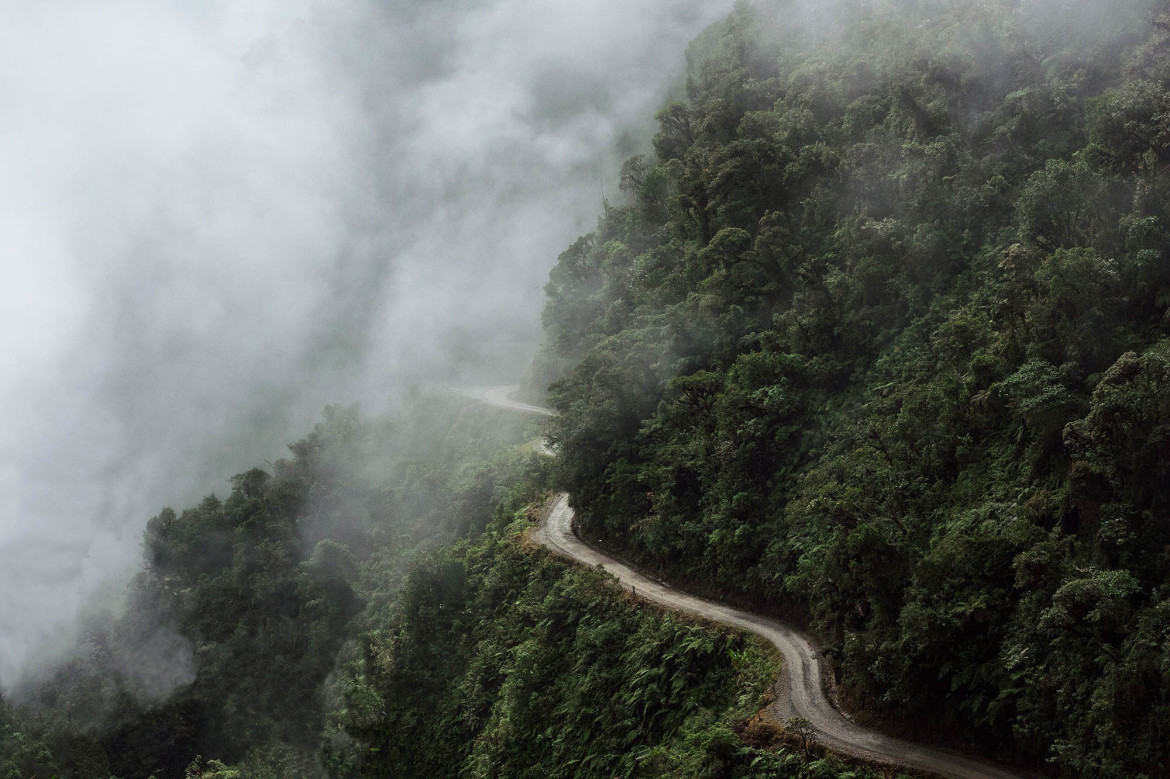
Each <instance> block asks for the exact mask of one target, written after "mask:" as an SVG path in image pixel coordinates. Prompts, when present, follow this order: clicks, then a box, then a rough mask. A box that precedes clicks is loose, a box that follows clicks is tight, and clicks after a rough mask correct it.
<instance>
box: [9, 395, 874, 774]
mask: <svg viewBox="0 0 1170 779" xmlns="http://www.w3.org/2000/svg"><path fill="white" fill-rule="evenodd" d="M536 429H537V427H536V425H535V423H534V422H533V421H532V420H531V419H530V418H528V417H526V416H525V415H523V414H518V413H515V412H512V411H500V410H492V409H489V408H487V407H485V406H483V405H481V404H480V403H478V402H474V401H471V400H467V399H462V398H457V397H451V396H431V395H423V396H419V397H416V398H414V399H413V400H412V401H411V402H409V403H408V404H407V406H406V407H405V408H403V409H401V410H400V411H399V412H398V413H396V414H392V415H390V416H388V417H386V418H383V419H380V420H376V419H366V418H363V417H362V416H361V415H360V414H359V413H358V411H357V409H355V408H337V407H334V408H329V409H327V410H326V412H325V418H324V421H322V422H321V423H320V424H318V425H317V427H316V429H315V430H314V431H313V432H312V433H311V434H310V435H309V436H308V437H306V438H305V439H303V440H301V441H299V442H297V443H296V444H293V445H292V446H291V447H290V457H289V458H288V459H285V460H280V461H277V462H276V463H273V464H271V466H270V468H269V469H268V470H260V469H253V470H250V471H248V472H246V473H243V474H240V475H238V476H236V477H234V478H233V479H232V480H231V482H232V489H231V493H230V495H229V496H228V497H227V498H226V499H225V500H222V501H221V500H219V499H217V498H215V497H214V496H211V497H208V498H206V499H205V500H204V501H203V502H202V503H200V504H199V505H198V506H196V507H194V508H191V509H188V510H186V511H183V512H181V513H176V512H174V511H171V510H170V509H165V510H163V511H162V512H160V513H159V514H158V516H156V517H154V518H153V519H151V520H150V521H149V522H148V523H147V526H146V529H145V533H144V542H143V552H144V558H145V570H144V571H143V572H142V573H141V574H139V575H138V576H137V578H136V579H135V580H134V581H133V583H132V585H131V587H130V588H129V592H128V595H127V604H126V606H125V610H124V613H123V614H122V615H120V616H118V615H112V614H105V615H97V616H94V617H93V618H91V621H90V624H89V625H88V629H87V631H86V634H85V639H84V641H83V644H82V645H81V646H80V647H79V648H78V650H77V651H76V652H75V653H74V654H73V655H72V656H71V657H70V658H69V660H68V661H67V662H64V663H61V664H58V665H56V666H55V667H53V669H52V670H51V672H49V673H48V674H47V675H45V676H44V677H42V678H39V679H36V680H34V682H30V683H29V684H27V685H26V687H27V688H28V689H25V690H22V691H20V694H19V695H18V698H19V699H20V702H21V705H19V706H11V705H5V704H4V703H3V701H0V777H5V779H18V778H19V779H27V778H30V777H42V778H44V779H47V778H48V777H53V776H56V777H68V778H73V779H110V777H119V778H120V779H147V777H155V778H156V779H168V778H172V777H173V778H176V779H195V777H199V779H288V777H337V778H338V779H343V778H346V779H348V778H350V777H407V776H418V777H434V776H463V775H466V776H475V777H498V776H535V775H540V776H566V777H569V776H614V775H618V774H620V775H624V776H634V775H637V776H644V777H656V776H660V777H668V776H691V777H717V776H739V777H756V776H775V775H778V772H779V775H783V776H793V777H809V778H810V779H813V778H820V777H836V776H841V775H849V776H856V777H862V776H868V775H869V774H867V773H866V772H865V771H864V769H860V768H849V767H848V766H846V765H844V764H842V763H840V762H839V761H837V760H835V759H834V758H832V757H819V756H817V755H816V754H806V752H805V750H804V749H803V748H801V746H800V745H799V744H798V743H796V742H793V741H792V740H791V739H789V741H788V742H787V743H786V742H785V741H784V739H783V737H782V734H779V733H777V732H776V729H775V728H771V729H769V728H768V727H766V726H762V725H758V724H757V725H756V726H754V727H753V728H751V729H747V730H745V723H747V722H748V721H749V719H750V718H752V717H753V716H754V715H755V714H756V713H757V711H758V710H759V709H760V707H761V705H763V702H764V700H765V696H766V693H767V689H768V688H769V687H770V685H771V682H772V680H773V678H774V675H775V672H776V669H777V664H778V661H777V660H776V658H774V657H773V656H772V655H771V653H770V650H766V649H764V648H763V647H762V646H761V645H760V644H759V643H757V642H755V641H749V640H747V639H745V638H744V637H743V636H741V635H738V634H733V633H729V632H726V631H721V630H715V629H712V628H709V627H706V626H703V625H700V624H695V623H693V622H688V621H684V620H682V619H680V618H677V617H674V616H671V615H668V614H664V613H662V612H660V611H658V610H656V609H652V608H648V607H641V606H639V605H637V604H635V603H633V602H632V601H631V600H630V599H628V598H626V597H623V596H622V595H621V594H620V590H619V589H617V588H616V587H613V586H611V584H610V582H609V580H608V577H607V576H606V575H604V574H602V573H600V572H597V571H588V570H577V569H575V568H574V567H573V566H571V565H569V564H567V563H564V562H561V561H558V560H556V559H554V558H553V557H552V556H551V555H550V554H549V553H547V552H545V551H544V550H542V549H539V548H536V547H534V545H533V544H531V543H530V542H527V541H526V540H525V537H524V531H525V530H526V529H527V528H529V527H531V525H532V524H533V522H534V521H535V520H536V518H537V517H538V516H539V514H540V512H541V507H542V506H543V504H544V503H545V501H546V500H547V496H548V495H549V493H550V489H551V481H550V474H551V467H550V464H549V462H548V459H547V458H546V457H544V456H543V455H539V454H537V453H536V452H535V451H534V449H533V447H532V446H530V445H522V444H524V442H526V441H529V442H531V440H532V437H533V435H534V433H535V431H536ZM160 643H163V644H164V645H166V646H170V647H178V648H182V647H184V646H186V647H190V648H191V651H190V652H189V653H188V654H187V655H186V656H184V655H183V653H182V652H174V651H172V652H171V653H170V654H169V655H168V654H167V653H163V654H161V655H160V654H159V653H158V652H152V651H151V649H152V648H154V649H157V648H158V645H159V644H160ZM144 665H145V666H147V667H148V668H147V669H146V670H145V672H144ZM172 666H175V667H172ZM167 679H169V680H170V683H169V684H168V685H167V686H166V688H165V689H158V688H159V686H160V685H161V684H163V683H164V682H165V681H166V680H167Z"/></svg>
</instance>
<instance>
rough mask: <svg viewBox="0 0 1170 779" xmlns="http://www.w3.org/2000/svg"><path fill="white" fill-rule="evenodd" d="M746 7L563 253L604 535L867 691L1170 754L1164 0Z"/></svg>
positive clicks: (577, 404) (1049, 756)
mask: <svg viewBox="0 0 1170 779" xmlns="http://www.w3.org/2000/svg"><path fill="white" fill-rule="evenodd" d="M1166 10H1167V9H1166V8H1165V7H1164V5H1163V4H1161V3H1142V2H1124V3H1120V4H1104V3H1096V2H1085V1H1079V0H1073V1H1071V2H1055V0H1054V1H1053V2H1028V3H1014V2H978V3H964V4H952V3H946V2H925V1H924V2H910V1H909V0H907V2H868V3H839V4H835V5H834V6H833V7H832V8H831V9H826V8H825V7H824V6H821V7H819V10H816V11H812V10H805V9H802V8H801V6H800V4H797V3H786V2H763V1H761V2H757V3H743V4H741V5H740V6H738V7H737V10H736V12H735V13H734V14H733V15H732V16H731V17H730V18H729V19H728V20H727V21H726V22H725V23H723V24H720V25H717V26H716V27H714V28H712V29H710V30H709V31H708V32H707V33H705V34H704V35H703V36H702V37H701V38H699V39H698V40H697V41H696V42H695V43H694V44H693V45H692V47H691V49H690V51H689V53H688V62H689V65H690V71H689V72H690V76H689V79H688V83H687V88H686V96H685V97H686V99H685V100H682V101H680V102H677V103H674V104H672V105H670V106H668V107H667V108H665V109H664V110H663V111H662V112H661V113H660V114H659V116H658V119H659V128H660V129H659V132H658V134H657V136H656V137H655V139H654V149H655V153H654V155H653V156H652V157H635V158H632V159H630V160H629V161H628V162H627V163H626V164H625V166H624V168H623V171H622V187H623V190H624V191H625V193H626V195H627V199H626V201H625V202H624V203H623V204H621V205H607V207H606V209H605V212H604V214H603V215H602V217H601V219H600V220H599V223H598V227H597V230H596V231H595V232H593V233H591V234H589V235H587V236H584V237H582V238H581V239H580V240H578V241H577V242H576V243H574V244H573V245H572V246H571V247H569V248H568V249H567V250H566V251H565V252H564V253H563V254H562V255H561V257H560V258H559V261H558V263H557V266H556V268H555V269H554V270H553V272H552V275H551V278H550V282H549V285H548V294H549V303H548V307H547V309H546V312H545V324H546V328H547V331H548V335H549V347H548V351H547V353H546V354H545V355H544V356H543V359H542V361H541V363H540V364H541V366H542V370H543V371H544V372H545V374H546V375H548V376H549V377H551V378H556V377H557V376H560V377H561V378H560V380H559V381H557V383H556V384H555V385H554V390H553V399H554V401H555V405H556V406H557V408H558V409H559V410H560V412H561V416H560V417H559V420H558V421H557V423H556V431H557V432H556V438H557V441H558V443H559V444H560V446H561V447H562V450H561V451H562V473H561V478H562V480H563V482H564V484H565V486H566V488H567V489H568V490H569V491H570V492H571V494H572V496H573V500H574V504H575V506H576V508H577V510H578V514H579V517H580V520H581V522H582V524H583V526H584V527H585V528H586V529H587V532H589V533H590V534H591V537H594V536H596V537H602V538H605V539H607V541H608V543H610V544H612V545H613V546H614V547H615V548H617V549H619V550H620V551H622V552H623V553H624V554H626V555H627V556H629V557H631V558H633V559H635V560H638V561H639V562H641V563H643V564H646V565H650V566H653V567H655V568H658V569H659V570H661V571H663V572H665V573H667V574H669V575H671V576H673V577H676V578H679V579H681V580H686V581H690V582H693V583H698V584H701V585H702V586H704V587H706V588H707V589H708V590H710V591H713V592H717V593H721V594H724V595H726V596H730V597H734V598H737V599H740V600H743V601H746V602H750V603H753V604H756V605H758V606H760V607H763V608H770V609H773V610H777V611H783V612H786V613H790V614H796V615H804V617H805V618H806V619H807V620H808V621H809V622H810V623H811V626H813V627H814V628H815V629H816V630H817V631H818V632H819V633H820V634H821V636H822V637H823V639H824V640H825V642H826V644H827V647H828V650H829V652H830V653H831V655H832V657H833V658H834V660H835V661H836V663H837V667H838V669H839V673H840V676H841V679H842V681H843V684H844V688H845V691H846V694H847V697H850V698H852V699H853V700H855V701H856V702H857V703H858V704H859V705H863V706H864V707H865V708H867V710H868V711H867V713H868V714H869V715H871V716H873V717H877V718H881V719H889V718H890V715H894V716H893V718H894V719H896V720H898V721H902V722H905V723H913V724H914V725H915V726H916V727H919V728H921V727H930V728H933V729H934V730H935V731H936V735H937V736H939V737H941V738H955V739H960V740H969V739H977V740H979V741H981V742H982V743H984V744H985V745H987V746H988V747H991V748H993V749H996V750H998V751H1000V752H1001V753H1002V754H1004V755H1005V756H1015V757H1017V758H1019V759H1025V760H1031V761H1035V762H1036V764H1037V765H1043V764H1044V763H1045V761H1049V765H1050V766H1051V767H1054V768H1055V769H1056V770H1060V771H1062V772H1065V773H1067V774H1069V775H1084V776H1134V775H1140V774H1145V775H1164V774H1166V773H1167V772H1168V771H1170V746H1168V744H1170V739H1168V738H1167V735H1168V734H1170V674H1168V673H1167V668H1170V515H1168V514H1170V500H1168V497H1170V495H1168V492H1167V486H1166V485H1167V483H1168V477H1170V339H1168V338H1167V336H1170V258H1168V257H1167V256H1166V249H1167V246H1168V242H1167V238H1168V236H1170V232H1168V231H1170V198H1168V197H1167V195H1168V194H1170V175H1168V173H1170V171H1168V168H1167V165H1168V163H1170V132H1168V130H1167V128H1168V127H1170V124H1168V122H1170V15H1167V13H1166Z"/></svg>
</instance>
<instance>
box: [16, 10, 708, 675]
mask: <svg viewBox="0 0 1170 779" xmlns="http://www.w3.org/2000/svg"><path fill="white" fill-rule="evenodd" d="M730 5H731V1H730V0H718V2H716V1H714V0H638V2H630V1H629V0H577V1H576V2H572V3H569V2H564V0H449V2H434V1H429V2H428V1H426V0H413V1H411V0H399V1H398V2H393V1H391V0H377V1H375V0H319V1H318V2H308V1H307V0H237V1H236V2H227V1H226V0H186V1H185V2H179V1H177V0H103V2H101V3H93V2H82V1H81V0H47V1H46V2H41V3H28V2H15V1H14V0H0V20H3V24H0V273H2V282H3V283H2V284H0V593H3V595H0V685H4V686H7V685H10V684H11V683H12V682H13V681H14V680H15V679H16V678H17V676H18V675H19V673H20V672H21V670H22V669H23V668H25V666H26V664H27V663H28V661H29V658H30V657H31V656H32V655H33V653H39V652H41V651H42V649H43V642H44V641H45V640H46V639H48V638H52V637H60V636H62V635H67V633H68V629H69V626H70V625H72V624H73V621H74V619H75V617H76V615H77V613H78V611H79V610H80V609H81V608H83V607H84V606H85V604H86V603H87V602H89V601H92V600H93V599H94V598H95V597H96V598H97V599H98V600H99V602H106V603H111V602H113V601H114V600H115V599H116V597H117V594H118V593H119V592H120V588H121V586H122V583H123V582H124V580H125V577H126V576H127V575H128V573H129V572H131V571H132V570H133V568H134V567H136V566H137V565H138V564H139V554H140V536H141V530H142V527H143V525H144V524H145V521H146V520H147V519H148V518H149V517H150V516H151V515H153V514H155V513H157V511H158V510H159V509H160V508H161V507H162V506H163V505H168V504H171V505H175V506H176V507H177V508H182V507H183V506H185V505H188V504H190V503H191V502H192V501H194V500H196V499H197V498H198V497H200V496H202V495H203V494H206V493H208V492H211V491H216V492H218V493H219V494H221V495H222V494H224V493H225V492H226V491H227V485H226V479H227V478H228V477H230V476H231V475H233V474H234V473H237V472H239V471H241V470H243V469H245V468H247V467H249V466H251V465H253V464H258V463H262V462H263V461H264V460H266V459H274V458H276V457H279V456H281V455H283V454H284V453H285V452H284V445H285V444H287V443H289V442H291V441H293V440H295V439H297V438H298V437H300V436H301V435H302V434H304V433H305V432H307V431H308V429H309V428H310V426H311V424H312V422H313V421H314V420H315V419H316V417H317V415H318V414H319V412H320V409H321V408H322V407H323V406H324V405H325V404H326V403H330V402H341V403H348V402H351V401H354V400H363V401H364V402H365V403H366V405H367V406H368V407H371V408H374V407H376V405H377V403H378V400H379V398H384V397H386V396H387V395H389V394H391V393H392V392H393V391H394V389H395V388H396V387H401V386H404V385H405V384H406V383H409V382H412V381H427V380H435V381H446V380H454V379H455V378H456V377H457V375H458V372H459V370H460V369H462V368H463V367H464V366H465V364H466V363H467V361H468V359H469V358H474V357H481V358H486V359H485V360H483V362H485V363H486V364H489V365H493V366H495V369H496V370H497V371H498V373H499V374H500V378H513V379H514V378H516V377H517V376H518V374H519V372H520V371H521V369H522V368H523V364H524V360H525V359H526V357H527V356H528V352H529V350H530V349H531V348H532V346H533V343H534V339H535V338H537V337H538V336H537V332H536V330H537V327H538V321H539V319H538V311H539V307H540V306H541V304H542V299H541V298H542V293H541V287H542V286H543V283H544V280H545V277H546V275H547V272H548V269H549V268H550V267H551V265H552V263H553V262H554V260H555V258H556V255H557V254H558V253H559V252H560V251H561V249H563V248H564V247H565V246H566V245H567V243H568V242H569V241H570V240H572V239H573V238H574V237H575V236H576V235H578V234H580V233H582V232H585V231H587V230H589V229H591V228H592V226H593V223H594V220H595V216H596V213H597V211H598V208H599V203H600V200H601V198H602V196H603V194H604V195H606V196H609V197H611V198H614V197H616V189H617V187H616V181H617V167H618V165H619V163H620V160H621V159H622V158H623V157H624V156H627V155H628V154H631V153H634V152H636V151H642V150H644V145H643V146H640V145H639V144H645V141H646V139H647V138H648V133H649V131H650V128H651V126H652V125H651V123H650V119H651V117H652V114H653V112H654V110H655V109H656V108H657V107H658V106H659V104H660V103H661V101H662V100H663V99H664V96H665V90H666V89H667V87H668V86H669V85H671V84H674V83H676V79H677V77H678V74H679V70H680V69H681V66H682V55H683V50H684V47H685V44H686V42H687V41H688V40H690V39H691V38H692V37H693V36H694V35H695V34H696V33H697V32H698V31H699V30H700V29H701V28H702V27H703V26H705V25H706V24H707V23H709V22H710V21H712V20H713V19H715V18H717V17H718V16H721V15H722V14H724V13H726V12H727V11H728V10H729V9H730ZM482 369H483V366H482V365H481V366H471V367H469V368H468V369H467V370H468V371H470V372H471V374H473V375H474V374H476V371H479V370H482Z"/></svg>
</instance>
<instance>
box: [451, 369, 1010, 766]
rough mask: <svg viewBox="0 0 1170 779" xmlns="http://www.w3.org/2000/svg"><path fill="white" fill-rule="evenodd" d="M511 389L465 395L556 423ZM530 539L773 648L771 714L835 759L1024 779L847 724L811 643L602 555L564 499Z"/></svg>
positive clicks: (641, 594) (778, 624) (642, 592)
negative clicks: (779, 674) (781, 674)
mask: <svg viewBox="0 0 1170 779" xmlns="http://www.w3.org/2000/svg"><path fill="white" fill-rule="evenodd" d="M516 389H517V387H492V388H484V389H479V390H472V391H469V392H468V394H469V395H471V396H472V397H474V398H476V399H477V400H480V401H482V402H484V403H487V404H489V405H492V406H496V407H499V408H507V409H512V410H514V411H520V412H524V413H529V414H542V415H545V416H552V415H553V413H554V412H552V411H550V410H548V409H545V408H541V407H539V406H533V405H529V404H527V403H522V402H519V401H516V400H512V397H511V396H512V394H513V393H514V392H515V391H516ZM534 538H535V539H536V540H537V541H538V542H540V543H541V544H543V545H544V546H547V547H548V548H550V549H552V550H553V551H554V552H557V553H558V554H561V555H563V556H565V557H568V558H571V559H573V560H576V561H578V562H581V563H583V564H585V565H588V566H598V565H600V566H601V567H602V568H604V569H605V570H606V571H607V572H609V573H610V574H612V575H613V576H614V577H616V578H617V580H618V581H619V582H620V583H621V585H622V586H623V587H625V588H627V589H629V590H631V591H633V592H634V594H635V595H637V596H638V597H640V598H643V599H645V600H648V601H651V602H653V603H657V604H659V605H662V606H664V607H666V608H669V609H673V610H675V611H681V612H686V613H688V614H694V615H696V616H699V617H702V618H703V619H706V620H710V621H711V622H718V623H722V624H724V625H731V626H733V627H736V628H739V629H741V630H748V631H751V632H752V633H755V634H757V635H759V636H762V637H763V638H765V639H767V640H768V641H770V642H771V643H772V644H774V645H775V646H776V648H777V649H779V650H780V652H781V654H782V655H783V657H784V667H785V670H786V671H787V677H786V679H782V680H781V682H782V684H781V686H782V687H783V688H786V689H784V694H783V695H778V696H777V702H776V703H775V704H774V705H773V708H772V711H771V713H772V714H773V715H774V716H776V717H777V718H778V720H779V721H780V722H781V723H783V722H784V721H785V720H786V719H787V718H788V717H790V716H799V717H804V718H805V719H807V720H808V721H809V722H810V723H811V724H812V730H813V738H814V739H815V740H816V741H817V742H818V743H820V744H822V745H823V746H825V747H827V748H829V749H831V750H833V751H834V752H837V753H839V754H843V755H851V756H853V757H857V758H861V759H863V760H867V761H870V762H873V763H879V764H886V765H892V766H901V767H905V768H913V769H917V770H919V771H925V772H927V773H931V774H938V775H940V776H948V777H956V779H984V778H990V779H1020V777H1021V776H1022V775H1021V774H1017V773H1012V772H1011V771H1008V770H1006V769H1003V768H999V767H997V766H994V765H991V764H989V763H984V762H980V761H977V760H973V759H971V758H968V757H964V756H962V755H959V754H955V753H952V752H948V751H945V750H942V749H936V748H933V747H927V746H922V745H920V744H915V743H912V742H909V741H903V740H901V739H896V738H891V737H889V736H885V735H882V734H881V733H877V732H875V731H872V730H869V729H867V728H864V727H862V726H860V725H858V724H856V723H855V722H852V721H850V720H849V719H848V718H846V717H845V716H844V715H843V714H842V713H841V712H840V711H838V710H837V709H835V708H833V705H832V704H831V703H830V702H829V699H828V698H827V697H826V695H825V690H824V687H823V685H822V676H821V670H822V669H821V663H820V659H819V657H818V652H817V649H816V646H815V645H814V644H813V643H812V641H811V640H810V639H809V638H808V637H806V636H805V635H804V634H802V633H800V632H799V631H797V630H796V629H794V628H792V627H790V626H788V625H785V624H784V623H782V622H778V621H776V620H774V619H769V618H767V617H761V616H757V615H755V614H751V613H749V612H746V611H741V610H740V609H735V608H731V607H730V606H724V605H722V604H719V603H714V602H711V601H707V600H704V599H702V598H697V597H695V596H693V595H688V594H687V593H685V592H681V591H679V590H676V589H674V588H672V587H669V586H668V585H665V584H663V583H661V582H658V581H655V580H653V579H650V578H648V577H647V576H645V575H644V574H642V573H639V572H638V571H637V570H636V569H634V568H631V567H630V566H628V565H625V564H624V563H621V562H619V561H617V560H614V559H613V558H611V557H609V556H608V555H606V554H604V553H602V552H599V551H598V550H596V549H594V548H593V547H591V546H589V545H588V544H586V543H584V542H583V541H581V539H579V538H578V537H577V535H576V534H575V533H574V531H573V509H572V508H570V506H569V495H568V493H561V494H560V495H558V496H557V498H556V501H555V503H554V505H553V508H552V511H551V512H550V514H549V517H548V519H547V520H546V521H545V523H544V524H543V525H541V526H540V527H539V528H537V529H536V531H535V533H534Z"/></svg>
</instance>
